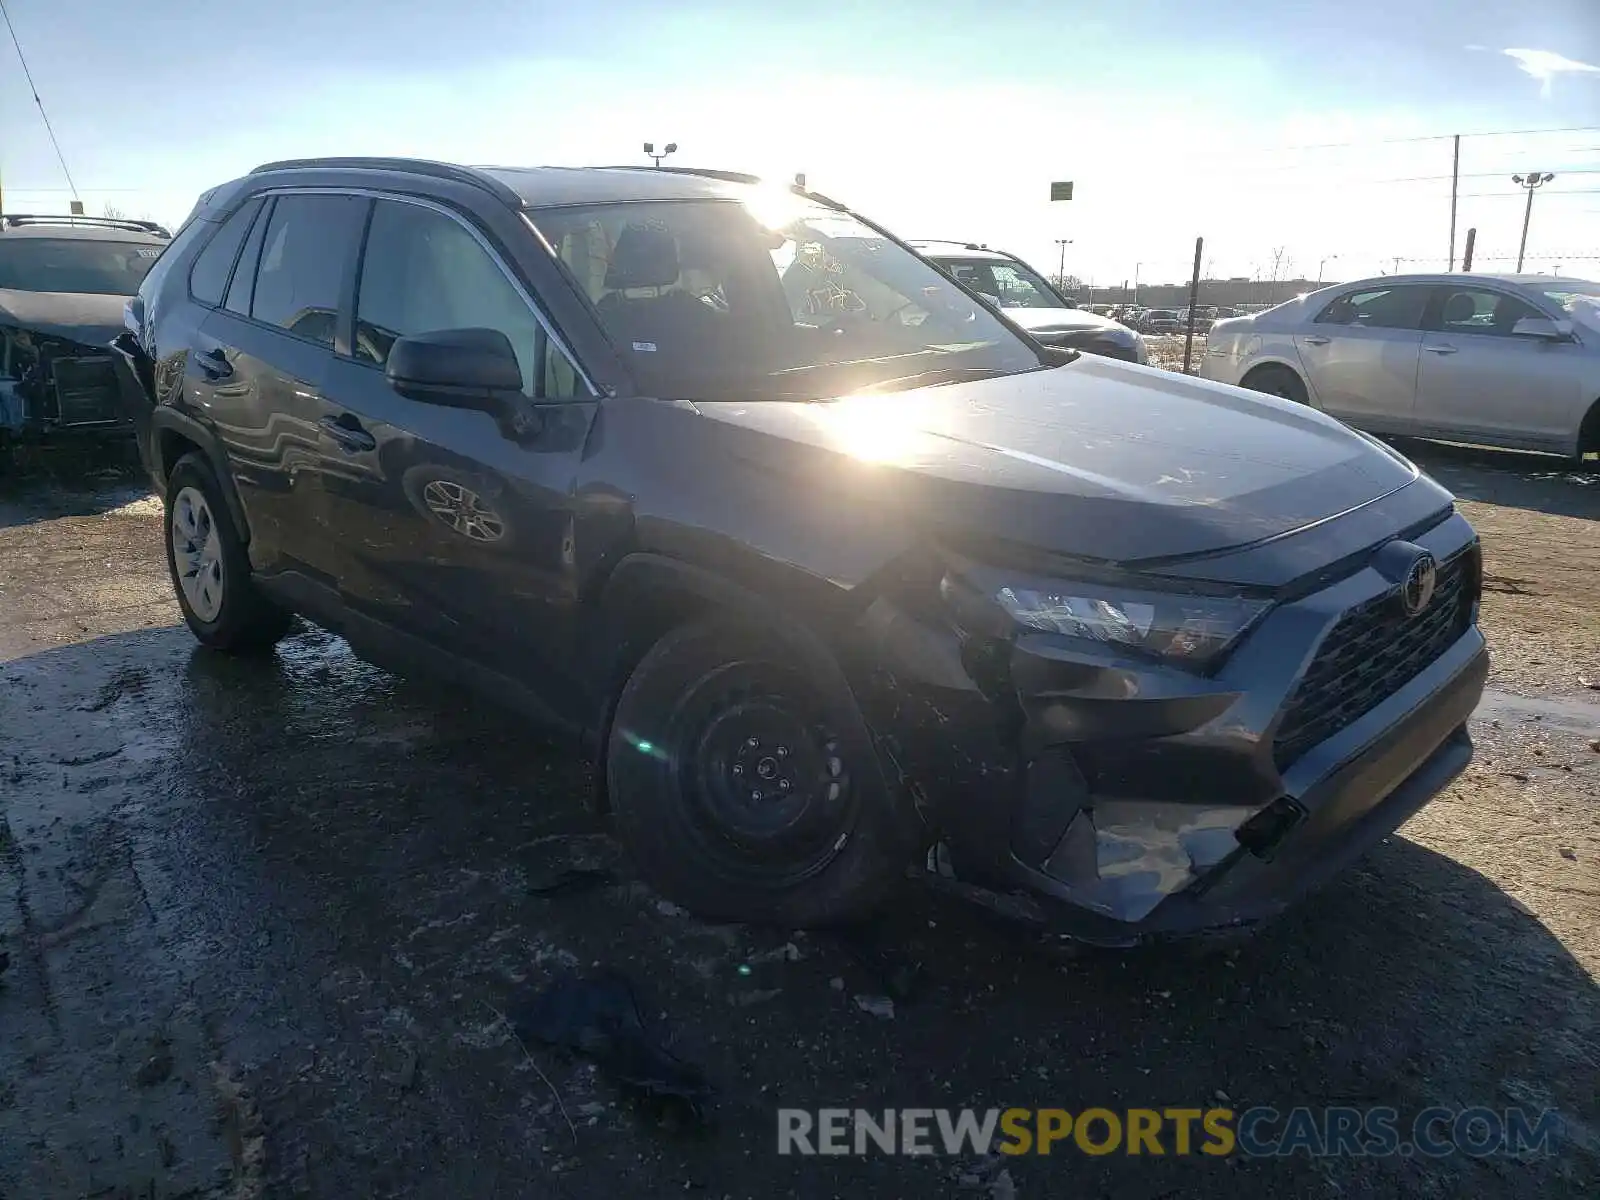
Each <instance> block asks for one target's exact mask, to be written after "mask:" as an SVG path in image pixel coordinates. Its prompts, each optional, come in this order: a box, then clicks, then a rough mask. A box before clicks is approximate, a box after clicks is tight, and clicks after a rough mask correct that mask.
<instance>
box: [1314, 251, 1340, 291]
mask: <svg viewBox="0 0 1600 1200" xmlns="http://www.w3.org/2000/svg"><path fill="white" fill-rule="evenodd" d="M1338 257H1339V256H1338V255H1337V254H1330V255H1328V257H1327V258H1325V259H1323V260H1322V261H1321V262H1319V263H1318V264H1317V283H1318V284H1319V285H1320V284H1321V283H1322V268H1323V267H1325V266H1327V265H1328V264H1329V263H1331V262H1332V261H1333V260H1334V259H1336V258H1338Z"/></svg>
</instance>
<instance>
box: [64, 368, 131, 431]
mask: <svg viewBox="0 0 1600 1200" xmlns="http://www.w3.org/2000/svg"><path fill="white" fill-rule="evenodd" d="M52 366H53V368H54V371H55V384H56V412H57V414H58V415H59V418H60V421H61V424H63V425H94V424H99V423H101V422H104V421H115V420H117V418H118V417H119V416H120V415H121V413H120V412H119V410H118V405H117V375H116V371H115V369H114V368H113V367H112V365H111V360H110V359H109V358H58V359H56V360H55V361H54V363H53V364H52Z"/></svg>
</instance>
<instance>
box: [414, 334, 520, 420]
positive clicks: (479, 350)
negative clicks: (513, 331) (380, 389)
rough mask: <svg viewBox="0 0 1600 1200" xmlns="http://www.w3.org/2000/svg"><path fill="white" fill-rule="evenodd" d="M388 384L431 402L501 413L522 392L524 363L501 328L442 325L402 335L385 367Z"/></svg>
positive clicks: (425, 401)
mask: <svg viewBox="0 0 1600 1200" xmlns="http://www.w3.org/2000/svg"><path fill="white" fill-rule="evenodd" d="M383 374H384V377H385V378H386V379H388V381H389V386H390V387H392V388H394V390H395V391H397V392H399V393H400V394H401V395H402V396H406V397H408V398H409V399H412V400H421V401H423V402H424V403H427V404H447V405H450V406H452V407H455V408H474V409H480V410H482V411H485V412H499V411H500V410H501V408H502V406H503V405H504V404H505V402H506V401H507V400H509V399H512V398H513V397H515V396H518V395H520V394H521V393H522V366H521V364H519V363H518V362H517V352H516V351H515V350H514V349H512V347H511V339H510V338H508V337H506V335H505V334H503V333H501V332H500V331H499V330H498V329H441V330H438V331H436V332H433V333H418V334H413V335H412V336H411V337H403V338H397V339H396V340H395V343H394V345H392V346H390V347H389V361H388V365H387V366H386V367H385V368H384V372H383Z"/></svg>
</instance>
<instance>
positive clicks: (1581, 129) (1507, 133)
mask: <svg viewBox="0 0 1600 1200" xmlns="http://www.w3.org/2000/svg"><path fill="white" fill-rule="evenodd" d="M1594 132H1600V125H1561V126H1556V127H1554V128H1550V129H1484V130H1479V131H1478V132H1477V133H1463V134H1460V135H1459V136H1460V137H1463V138H1480V137H1534V136H1537V135H1540V134H1546V133H1594ZM1456 136H1458V135H1457V134H1453V133H1426V134H1422V135H1420V136H1417V137H1393V138H1362V139H1360V140H1359V141H1353V142H1307V143H1303V144H1301V145H1297V146H1279V147H1276V148H1277V149H1280V150H1338V149H1343V148H1345V147H1347V146H1395V145H1400V144H1403V143H1408V142H1448V141H1449V140H1450V139H1451V138H1453V137H1456Z"/></svg>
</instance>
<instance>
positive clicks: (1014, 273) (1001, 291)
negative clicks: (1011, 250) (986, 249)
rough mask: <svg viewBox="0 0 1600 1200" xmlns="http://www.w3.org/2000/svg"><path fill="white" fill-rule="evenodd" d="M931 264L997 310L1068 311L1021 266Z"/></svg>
mask: <svg viewBox="0 0 1600 1200" xmlns="http://www.w3.org/2000/svg"><path fill="white" fill-rule="evenodd" d="M933 261H934V262H936V263H938V264H939V265H940V266H941V267H943V268H944V269H945V270H946V271H949V272H950V274H952V275H954V276H955V277H956V278H957V279H959V280H960V281H961V282H962V283H964V284H966V285H967V286H968V287H969V288H971V289H972V290H973V291H975V292H981V293H983V294H984V295H985V296H993V297H995V298H996V299H997V300H998V301H999V302H1000V307H1001V308H1070V307H1072V306H1071V305H1070V304H1068V303H1067V302H1066V301H1064V300H1063V299H1062V298H1061V297H1060V296H1058V295H1056V294H1055V292H1053V291H1052V290H1051V289H1050V285H1049V284H1048V283H1046V282H1045V281H1044V280H1043V279H1041V278H1040V277H1039V276H1038V275H1037V274H1035V273H1034V272H1033V271H1032V270H1031V269H1029V268H1028V267H1025V266H1023V265H1022V264H1021V263H1009V262H995V261H994V260H993V259H985V258H936V259H934V260H933Z"/></svg>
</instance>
